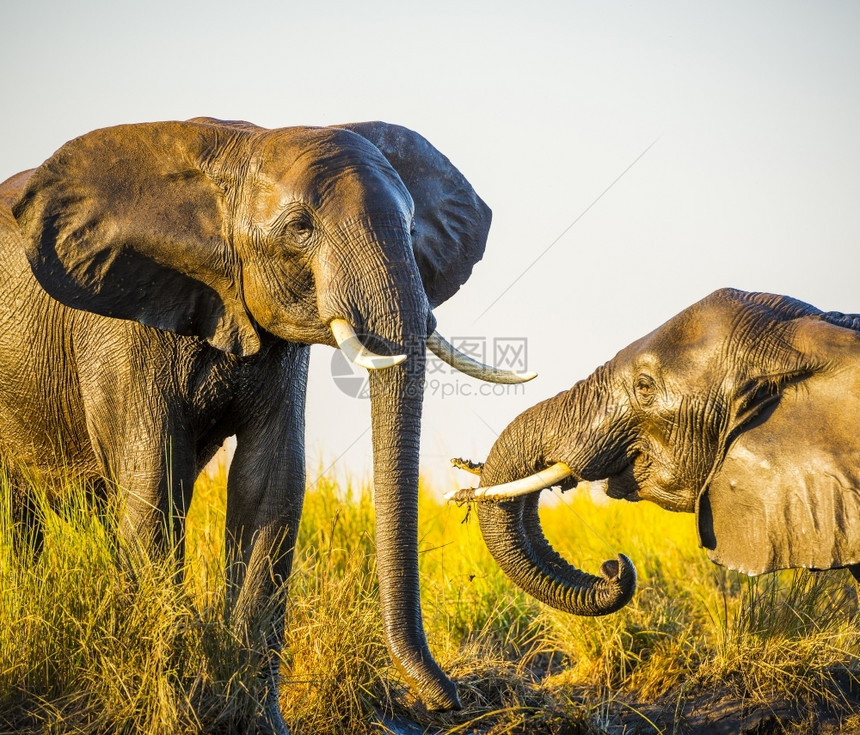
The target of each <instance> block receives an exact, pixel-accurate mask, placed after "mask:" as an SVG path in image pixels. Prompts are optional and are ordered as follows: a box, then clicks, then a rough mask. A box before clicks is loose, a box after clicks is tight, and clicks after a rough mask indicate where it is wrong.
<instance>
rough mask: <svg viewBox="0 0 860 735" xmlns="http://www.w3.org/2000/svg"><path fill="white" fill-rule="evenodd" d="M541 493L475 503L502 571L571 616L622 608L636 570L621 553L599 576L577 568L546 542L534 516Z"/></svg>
mask: <svg viewBox="0 0 860 735" xmlns="http://www.w3.org/2000/svg"><path fill="white" fill-rule="evenodd" d="M539 498H540V495H539V493H534V494H532V495H526V496H524V497H521V498H516V499H514V500H508V501H500V502H492V501H485V502H481V503H478V506H477V511H478V519H479V521H480V525H481V534H482V535H483V537H484V542H485V543H486V544H487V548H488V549H489V550H490V553H491V554H492V555H493V558H494V559H495V560H496V562H497V563H498V564H499V566H500V567H501V568H502V571H504V572H505V574H506V575H507V576H508V577H509V578H510V579H511V581H512V582H514V583H515V584H516V585H517V586H518V587H521V588H522V589H523V590H525V591H526V592H528V593H529V594H530V595H531V596H532V597H534V598H536V599H538V600H540V601H541V602H543V603H546V604H547V605H551V606H552V607H554V608H557V609H558V610H563V611H565V612H569V613H572V614H574V615H606V614H608V613H611V612H615V611H616V610H619V609H620V608H622V607H624V605H626V604H627V603H628V602H629V601H630V599H631V598H632V597H633V592H634V591H635V589H636V570H635V569H634V567H633V563H632V562H631V561H630V559H628V558H627V557H626V556H624V554H619V555H618V558H617V559H612V560H610V561H606V562H604V563H603V565H602V567H601V572H602V576H600V577H597V576H594V575H592V574H588V573H586V572H583V571H581V570H580V569H577V568H576V567H574V566H573V565H571V564H569V563H568V562H567V561H565V560H564V559H563V558H562V557H561V556H560V555H559V554H558V552H556V551H555V549H553V548H552V546H550V544H549V543H548V542H547V540H546V538H545V536H544V534H543V530H542V529H541V525H540V519H539V518H538V500H539Z"/></svg>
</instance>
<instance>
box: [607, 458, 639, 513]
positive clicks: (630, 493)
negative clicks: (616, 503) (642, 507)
mask: <svg viewBox="0 0 860 735" xmlns="http://www.w3.org/2000/svg"><path fill="white" fill-rule="evenodd" d="M636 474H637V473H636V469H635V466H634V463H633V462H631V463H630V464H628V465H627V466H626V467H625V468H624V469H623V470H622V471H621V472H619V473H618V474H616V475H612V476H610V477H607V478H606V494H607V495H608V496H609V497H610V498H613V499H614V500H627V501H629V502H631V503H636V502H638V501H640V500H642V498H641V496H640V495H639V490H640V485H639V482H638V481H637V479H636Z"/></svg>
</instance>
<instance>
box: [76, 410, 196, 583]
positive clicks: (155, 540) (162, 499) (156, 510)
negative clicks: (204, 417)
mask: <svg viewBox="0 0 860 735" xmlns="http://www.w3.org/2000/svg"><path fill="white" fill-rule="evenodd" d="M154 402H155V401H154V400H153V399H150V401H149V403H148V404H145V408H146V409H148V411H147V410H140V411H135V412H126V413H124V414H123V415H118V414H119V412H117V413H116V414H107V415H105V414H104V413H102V414H100V415H98V416H97V418H96V420H91V421H89V422H88V429H89V432H90V440H91V442H92V444H93V447H94V449H95V452H96V456H97V457H98V459H99V461H100V463H101V465H102V471H103V473H104V476H105V477H106V478H109V482H110V483H112V484H113V485H114V488H113V489H114V490H115V491H116V492H117V493H118V494H119V495H118V498H119V533H120V535H121V536H122V538H123V539H124V540H125V541H127V542H130V543H132V544H135V545H137V544H142V545H143V548H144V549H146V550H147V551H148V552H150V553H153V552H154V553H165V552H168V551H170V552H171V553H172V554H173V555H174V557H175V559H176V562H177V571H178V572H180V571H181V569H182V564H183V563H184V557H185V516H186V511H187V509H188V506H189V504H190V502H191V493H192V491H193V488H194V480H195V478H196V475H197V462H196V456H195V451H194V445H193V441H192V437H191V436H190V435H189V432H188V431H187V430H184V429H183V428H181V427H183V425H184V423H185V422H184V421H182V420H181V419H180V418H178V417H177V416H175V415H174V414H173V413H172V412H171V411H170V409H169V407H168V404H169V402H168V401H166V400H161V401H159V403H161V405H160V406H158V407H157V408H158V410H153V403H154ZM126 408H127V407H126Z"/></svg>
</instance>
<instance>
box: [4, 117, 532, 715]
mask: <svg viewBox="0 0 860 735" xmlns="http://www.w3.org/2000/svg"><path fill="white" fill-rule="evenodd" d="M13 212H14V215H15V217H16V219H17V221H18V224H19V227H20V230H21V232H22V234H23V236H24V241H25V244H26V249H27V255H28V258H29V260H30V263H31V266H32V269H33V273H34V274H35V276H36V278H37V279H38V281H39V282H40V283H41V284H42V286H43V287H44V289H45V290H46V291H47V292H48V293H49V294H50V295H51V296H53V297H54V298H55V299H57V300H58V301H60V302H62V303H63V304H66V305H67V306H71V307H75V308H77V309H83V310H86V311H90V312H94V313H96V314H100V315H103V316H107V317H117V318H121V319H130V320H136V321H138V322H141V323H143V324H145V325H148V326H152V327H157V328H159V329H164V330H169V331H172V332H175V333H178V334H180V335H192V336H195V337H197V338H200V339H203V340H206V341H208V342H209V343H210V344H211V345H212V346H213V347H215V348H217V349H218V350H221V351H224V352H228V353H234V354H236V355H238V356H240V357H244V356H250V355H253V354H254V353H256V352H257V351H258V350H260V348H261V344H262V343H263V342H264V341H265V340H268V339H284V340H290V341H294V342H302V343H322V344H329V345H332V346H335V345H337V344H339V345H340V346H342V348H343V349H344V351H345V352H346V353H347V355H348V356H350V357H352V358H353V359H355V360H356V361H358V362H360V363H361V364H363V365H365V366H367V367H370V368H374V367H376V368H382V367H384V368H386V369H385V370H374V371H373V372H372V373H371V381H370V389H371V411H372V427H373V447H374V485H375V497H376V508H377V549H378V568H379V576H380V595H381V603H382V619H383V625H384V630H385V634H386V639H387V642H388V645H389V648H390V651H391V654H392V656H393V658H394V660H395V662H396V663H397V664H398V665H399V666H400V668H401V670H402V671H403V672H404V674H405V676H406V678H407V680H408V681H409V682H410V683H412V684H413V685H414V686H416V688H417V689H418V691H419V692H420V694H421V695H422V696H423V698H424V700H425V701H426V702H427V703H428V705H430V706H432V707H438V708H447V707H453V706H456V705H457V694H456V690H455V688H454V686H453V684H452V683H451V682H450V681H449V680H448V679H447V678H446V677H445V675H444V674H443V673H442V672H441V670H440V669H439V667H438V666H437V665H436V664H435V662H434V661H433V658H432V656H431V655H430V653H429V651H428V649H427V644H426V641H425V638H424V631H423V626H422V620H421V609H420V604H419V588H418V562H417V483H418V448H419V435H420V418H421V402H422V394H423V381H424V359H425V358H424V356H425V344H426V343H427V341H428V335H430V334H431V333H432V332H433V328H434V318H433V314H432V311H431V309H432V307H434V306H436V305H438V304H440V303H442V302H443V301H445V300H446V299H448V298H449V297H450V296H452V295H453V294H454V293H455V292H456V291H457V290H458V289H459V287H460V286H461V285H462V284H463V283H464V282H465V281H466V279H467V278H468V277H469V275H470V273H471V270H472V267H473V265H474V264H475V262H477V261H478V260H479V259H480V258H481V256H482V254H483V251H484V246H485V242H486V238H487V233H488V229H489V226H490V216H491V215H490V210H489V208H488V207H487V206H486V205H485V204H484V202H483V201H482V200H481V199H480V198H479V197H478V196H477V194H476V193H475V192H474V190H473V189H472V187H471V186H470V185H469V183H468V182H467V181H466V179H465V178H464V177H463V176H462V175H461V174H460V172H459V171H457V169H456V168H454V166H453V165H452V164H451V163H450V161H448V159H447V158H445V157H444V156H443V155H442V154H441V153H439V151H437V150H436V149H435V148H433V146H431V145H430V144H429V143H428V142H427V141H426V140H425V139H424V138H422V137H421V136H419V135H417V134H416V133H414V132H412V131H409V130H407V129H405V128H402V127H398V126H394V125H387V124H385V123H379V122H375V123H359V124H354V125H344V126H339V127H327V128H307V127H305V128H284V129H276V130H267V129H263V128H259V127H256V126H254V125H251V124H250V123H243V122H220V121H217V120H212V119H209V118H197V119H195V120H191V121H188V122H162V123H151V124H142V125H127V126H120V127H115V128H108V129H103V130H97V131H94V132H92V133H89V134H87V135H84V136H82V137H80V138H77V139H76V140H73V141H71V142H70V143H68V144H66V145H65V146H63V147H62V148H61V149H60V150H59V151H58V152H57V153H56V154H55V155H54V156H53V157H52V158H50V159H49V160H48V161H46V162H45V163H44V164H43V165H42V166H41V167H39V168H38V169H36V171H35V172H34V173H33V174H32V176H31V177H30V180H29V182H28V184H27V186H26V188H25V190H24V192H23V194H22V196H21V198H20V200H19V201H18V202H17V203H16V204H15V206H14V208H13ZM356 333H360V334H362V335H363V337H362V339H364V340H365V341H366V344H365V343H362V342H360V341H359V340H358V338H357V336H356ZM368 345H369V346H370V349H369V348H368ZM431 345H435V346H436V347H437V349H440V351H441V352H442V353H443V355H448V356H450V355H449V351H448V350H447V349H441V348H440V345H441V347H445V345H446V343H445V342H444V340H441V339H440V338H437V337H433V338H432V339H431ZM371 349H372V350H373V351H375V352H378V353H385V354H384V355H380V354H375V353H374V352H373V351H371ZM461 364H462V363H461ZM469 369H472V370H473V372H474V371H475V370H477V371H478V372H480V370H479V369H478V368H476V367H475V366H474V365H471V366H469ZM497 377H498V376H497ZM501 377H502V378H503V379H519V378H517V377H516V376H510V375H507V376H501Z"/></svg>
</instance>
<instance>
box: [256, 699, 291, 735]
mask: <svg viewBox="0 0 860 735" xmlns="http://www.w3.org/2000/svg"><path fill="white" fill-rule="evenodd" d="M256 731H257V733H259V735H290V730H289V728H288V727H287V723H286V722H284V718H283V716H282V715H281V705H280V703H279V702H278V694H277V690H276V691H275V693H273V694H270V695H269V696H267V697H266V705H265V707H264V709H263V712H262V713H261V714H260V716H259V717H258V718H257V727H256Z"/></svg>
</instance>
